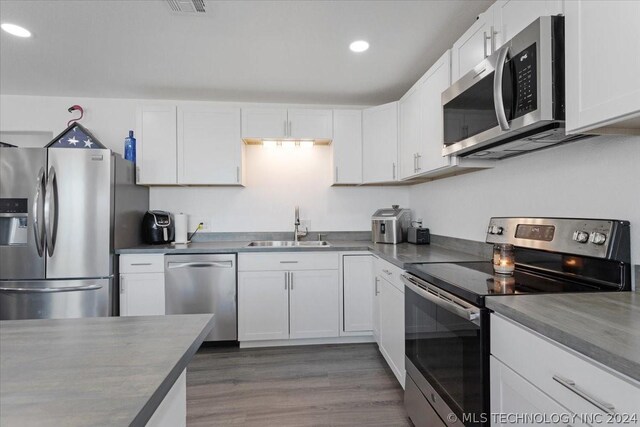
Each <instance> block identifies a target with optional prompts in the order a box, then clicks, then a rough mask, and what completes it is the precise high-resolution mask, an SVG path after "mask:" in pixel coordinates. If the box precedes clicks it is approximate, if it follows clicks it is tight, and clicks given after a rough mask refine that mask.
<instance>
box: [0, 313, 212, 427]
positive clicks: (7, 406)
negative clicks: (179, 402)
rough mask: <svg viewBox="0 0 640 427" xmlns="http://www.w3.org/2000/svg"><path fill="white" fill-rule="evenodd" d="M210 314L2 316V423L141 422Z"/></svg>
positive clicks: (186, 356) (183, 362) (187, 354)
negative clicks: (47, 317)
mask: <svg viewBox="0 0 640 427" xmlns="http://www.w3.org/2000/svg"><path fill="white" fill-rule="evenodd" d="M212 327H213V316H212V315H208V314H199V315H179V316H148V317H102V318H85V319H57V320H16V321H8V320H4V321H2V322H0V349H1V351H0V425H2V426H7V427H9V426H86V425H121V426H125V425H133V426H138V425H140V426H142V425H145V424H146V422H147V421H148V420H149V418H150V417H151V415H152V414H153V413H154V412H155V410H156V409H157V407H158V405H159V404H160V402H161V401H162V399H163V398H164V397H165V395H166V394H167V392H168V391H169V390H170V389H171V387H172V386H173V384H174V383H175V381H176V379H177V378H178V377H179V376H180V374H181V373H182V371H183V370H184V369H185V368H186V367H187V364H188V363H189V361H190V360H191V358H192V356H193V355H194V354H195V352H196V350H197V349H198V347H200V344H201V343H202V341H203V339H204V337H205V336H206V334H207V333H208V332H209V331H210V330H211V328H212Z"/></svg>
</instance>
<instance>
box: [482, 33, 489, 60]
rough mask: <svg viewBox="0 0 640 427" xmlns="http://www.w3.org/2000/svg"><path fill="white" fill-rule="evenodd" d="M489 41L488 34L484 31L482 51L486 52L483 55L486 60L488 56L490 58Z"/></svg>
mask: <svg viewBox="0 0 640 427" xmlns="http://www.w3.org/2000/svg"><path fill="white" fill-rule="evenodd" d="M487 39H488V37H487V32H486V31H483V32H482V49H483V50H484V52H483V55H484V57H485V58H486V57H487V56H489V55H488V54H487Z"/></svg>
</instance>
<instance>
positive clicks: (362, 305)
mask: <svg viewBox="0 0 640 427" xmlns="http://www.w3.org/2000/svg"><path fill="white" fill-rule="evenodd" d="M372 261H373V258H372V256H371V255H345V256H343V258H342V280H343V295H344V331H345V332H361V331H371V329H372V328H373V324H372V322H373V312H372V309H373V298H374V297H373V293H374V289H373V285H374V283H373V262H372Z"/></svg>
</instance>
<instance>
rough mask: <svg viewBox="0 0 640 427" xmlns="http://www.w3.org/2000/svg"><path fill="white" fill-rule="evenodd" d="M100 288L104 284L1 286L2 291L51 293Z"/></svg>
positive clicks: (0, 290)
mask: <svg viewBox="0 0 640 427" xmlns="http://www.w3.org/2000/svg"><path fill="white" fill-rule="evenodd" d="M98 289H102V286H100V285H85V286H63V287H59V288H10V287H0V292H15V293H34V294H49V293H54V292H75V291H96V290H98Z"/></svg>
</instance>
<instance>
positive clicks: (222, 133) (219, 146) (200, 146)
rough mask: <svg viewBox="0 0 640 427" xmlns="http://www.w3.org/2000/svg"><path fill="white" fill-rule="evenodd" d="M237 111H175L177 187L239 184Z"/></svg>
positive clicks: (184, 108)
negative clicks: (176, 124)
mask: <svg viewBox="0 0 640 427" xmlns="http://www.w3.org/2000/svg"><path fill="white" fill-rule="evenodd" d="M243 148H244V143H243V142H242V138H241V137H240V109H239V108H212V107H201V106H186V107H179V108H178V184H199V185H207V184H209V185H211V184H214V185H215V184H222V185H224V184H240V183H241V179H240V178H241V170H240V168H241V163H242V149H243Z"/></svg>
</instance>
